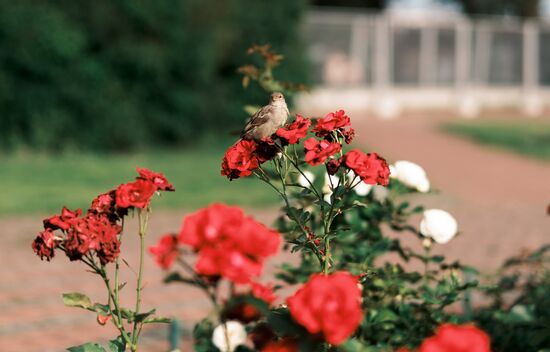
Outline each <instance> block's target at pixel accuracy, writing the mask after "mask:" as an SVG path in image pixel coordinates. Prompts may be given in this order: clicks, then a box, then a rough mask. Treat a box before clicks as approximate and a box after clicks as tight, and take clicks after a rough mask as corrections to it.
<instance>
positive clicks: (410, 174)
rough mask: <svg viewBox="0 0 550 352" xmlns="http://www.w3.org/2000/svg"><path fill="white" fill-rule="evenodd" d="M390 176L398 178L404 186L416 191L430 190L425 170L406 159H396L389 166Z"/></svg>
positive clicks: (424, 191)
mask: <svg viewBox="0 0 550 352" xmlns="http://www.w3.org/2000/svg"><path fill="white" fill-rule="evenodd" d="M390 172H391V174H390V176H391V177H394V178H396V179H398V180H399V181H401V182H402V183H404V184H405V185H406V186H409V187H411V188H414V189H416V190H417V191H418V192H422V193H426V192H428V191H429V190H430V180H428V176H427V175H426V171H424V169H423V168H422V167H421V166H420V165H418V164H415V163H413V162H410V161H406V160H398V161H396V162H395V164H394V165H393V167H392V166H390Z"/></svg>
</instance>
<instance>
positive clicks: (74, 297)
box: [63, 292, 92, 309]
mask: <svg viewBox="0 0 550 352" xmlns="http://www.w3.org/2000/svg"><path fill="white" fill-rule="evenodd" d="M63 304H65V305H66V306H67V307H78V308H84V309H90V308H92V301H91V300H90V298H89V297H88V296H86V295H85V294H83V293H79V292H70V293H64V294H63Z"/></svg>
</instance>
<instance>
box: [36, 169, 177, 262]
mask: <svg viewBox="0 0 550 352" xmlns="http://www.w3.org/2000/svg"><path fill="white" fill-rule="evenodd" d="M137 171H138V174H139V176H138V177H137V178H136V180H135V181H134V182H131V183H127V184H123V185H120V186H119V187H118V188H117V189H116V190H111V191H108V192H106V193H103V194H100V195H99V196H97V197H96V198H95V199H94V200H93V201H92V204H91V205H90V209H88V211H87V213H86V214H84V215H83V214H82V210H81V209H77V210H75V211H71V210H69V209H67V208H66V207H64V208H63V209H62V210H61V214H59V215H54V216H51V217H49V218H47V219H44V221H43V223H44V231H42V232H40V233H39V235H38V236H37V237H36V239H35V240H34V241H33V243H32V248H33V250H34V252H35V253H36V254H37V255H38V256H39V257H40V258H41V259H44V258H45V259H46V260H48V261H49V260H51V258H53V257H54V255H55V249H56V248H59V249H61V250H62V251H64V252H65V254H66V255H67V256H68V257H69V259H70V260H71V261H74V260H80V259H82V258H83V257H85V256H87V255H88V254H95V255H96V256H97V258H98V259H99V261H100V263H101V264H103V265H105V264H107V263H111V262H113V261H114V260H115V259H116V258H117V257H118V255H119V253H120V240H119V235H120V233H121V231H122V226H121V225H120V224H119V223H120V220H121V219H122V217H124V216H125V215H126V214H127V212H128V209H131V208H134V207H135V208H144V207H146V206H148V204H149V201H150V199H151V197H152V196H153V194H154V193H155V192H156V191H173V190H174V188H173V186H172V185H171V184H170V183H168V181H167V180H166V178H165V177H164V175H162V174H160V173H155V172H152V171H150V170H147V169H142V168H137Z"/></svg>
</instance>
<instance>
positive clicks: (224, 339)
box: [212, 320, 246, 352]
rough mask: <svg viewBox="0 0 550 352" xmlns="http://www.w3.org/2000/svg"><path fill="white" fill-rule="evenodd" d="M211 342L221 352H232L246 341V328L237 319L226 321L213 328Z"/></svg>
mask: <svg viewBox="0 0 550 352" xmlns="http://www.w3.org/2000/svg"><path fill="white" fill-rule="evenodd" d="M224 325H225V327H224ZM226 330H227V331H226ZM226 334H227V335H226ZM212 342H213V343H214V346H216V347H217V348H219V349H220V351H221V352H233V351H235V349H237V347H238V346H239V345H242V344H244V343H245V342H246V330H245V329H244V326H243V325H242V324H241V323H239V322H238V321H235V320H230V321H227V322H225V324H221V325H218V326H217V327H216V328H215V329H214V333H213V334H212Z"/></svg>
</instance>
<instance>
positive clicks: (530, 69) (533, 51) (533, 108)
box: [523, 20, 543, 116]
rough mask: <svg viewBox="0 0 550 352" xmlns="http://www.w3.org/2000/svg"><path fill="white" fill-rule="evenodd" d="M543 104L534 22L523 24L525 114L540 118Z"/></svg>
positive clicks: (536, 28) (537, 35)
mask: <svg viewBox="0 0 550 352" xmlns="http://www.w3.org/2000/svg"><path fill="white" fill-rule="evenodd" d="M542 110H543V104H542V100H541V98H540V95H539V31H538V27H537V25H536V23H535V22H534V21H533V20H527V21H525V23H524V24H523V112H524V113H525V114H526V115H527V116H539V115H540V114H541V113H542Z"/></svg>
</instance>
